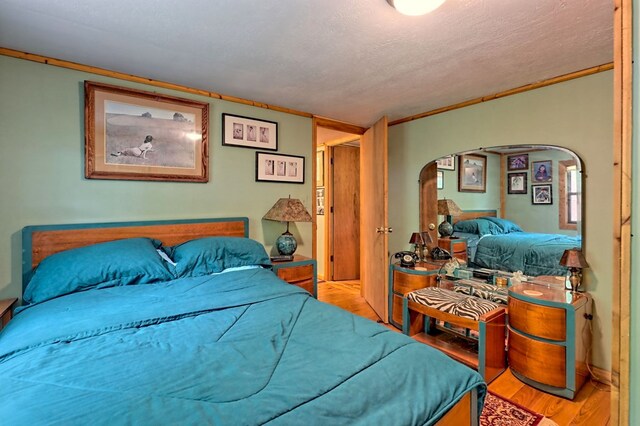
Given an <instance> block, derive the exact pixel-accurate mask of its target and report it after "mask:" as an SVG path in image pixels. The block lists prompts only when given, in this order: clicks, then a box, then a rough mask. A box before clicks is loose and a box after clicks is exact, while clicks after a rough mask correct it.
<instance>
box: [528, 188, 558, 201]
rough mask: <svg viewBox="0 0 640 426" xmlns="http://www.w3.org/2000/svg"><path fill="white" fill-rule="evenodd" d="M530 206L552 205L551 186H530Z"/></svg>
mask: <svg viewBox="0 0 640 426" xmlns="http://www.w3.org/2000/svg"><path fill="white" fill-rule="evenodd" d="M531 204H553V195H552V193H551V185H531Z"/></svg>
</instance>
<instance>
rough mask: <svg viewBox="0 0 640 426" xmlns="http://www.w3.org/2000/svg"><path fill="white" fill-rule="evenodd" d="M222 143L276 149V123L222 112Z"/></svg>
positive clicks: (242, 146)
mask: <svg viewBox="0 0 640 426" xmlns="http://www.w3.org/2000/svg"><path fill="white" fill-rule="evenodd" d="M222 145H227V146H238V147H241V148H255V149H266V150H270V151H277V150H278V123H276V122H275V121H268V120H261V119H257V118H251V117H243V116H241V115H233V114H227V113H223V114H222Z"/></svg>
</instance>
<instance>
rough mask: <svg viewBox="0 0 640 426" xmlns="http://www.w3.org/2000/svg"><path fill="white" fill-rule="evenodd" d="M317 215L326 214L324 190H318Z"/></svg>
mask: <svg viewBox="0 0 640 426" xmlns="http://www.w3.org/2000/svg"><path fill="white" fill-rule="evenodd" d="M316 214H318V215H323V214H324V188H316Z"/></svg>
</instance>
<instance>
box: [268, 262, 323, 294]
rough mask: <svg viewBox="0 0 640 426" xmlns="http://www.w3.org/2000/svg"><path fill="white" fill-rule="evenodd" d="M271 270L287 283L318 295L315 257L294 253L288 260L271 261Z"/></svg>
mask: <svg viewBox="0 0 640 426" xmlns="http://www.w3.org/2000/svg"><path fill="white" fill-rule="evenodd" d="M273 272H275V274H276V275H277V276H278V277H279V278H280V279H282V280H284V281H286V282H288V283H289V284H293V285H297V286H298V287H301V288H303V289H305V290H307V291H308V292H309V293H311V294H312V295H313V297H316V298H317V297H318V278H317V264H316V261H315V259H310V258H308V257H306V256H302V255H298V254H296V255H295V256H293V260H291V261H288V262H273Z"/></svg>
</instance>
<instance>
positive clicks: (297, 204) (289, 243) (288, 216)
mask: <svg viewBox="0 0 640 426" xmlns="http://www.w3.org/2000/svg"><path fill="white" fill-rule="evenodd" d="M262 218H263V219H266V220H273V221H277V222H287V230H286V231H285V232H284V233H283V234H282V235H280V236H279V237H278V239H277V240H276V249H277V250H278V253H280V254H281V255H284V256H292V255H293V253H294V252H295V251H296V249H297V248H298V242H297V241H296V239H295V238H294V236H293V235H292V234H291V233H290V232H289V222H311V220H312V219H311V215H310V214H309V212H308V211H307V209H306V208H305V207H304V204H302V201H300V200H298V199H297V198H291V196H289V198H280V199H279V200H278V201H276V203H275V204H274V205H273V207H271V209H270V210H269V211H268V212H267V214H265V215H264V216H263V217H262Z"/></svg>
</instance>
